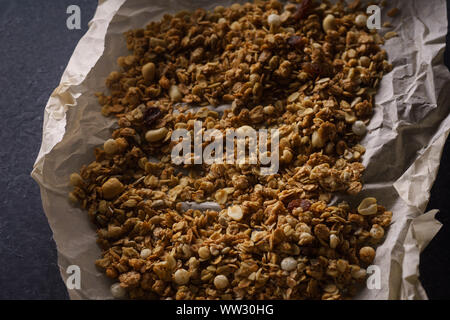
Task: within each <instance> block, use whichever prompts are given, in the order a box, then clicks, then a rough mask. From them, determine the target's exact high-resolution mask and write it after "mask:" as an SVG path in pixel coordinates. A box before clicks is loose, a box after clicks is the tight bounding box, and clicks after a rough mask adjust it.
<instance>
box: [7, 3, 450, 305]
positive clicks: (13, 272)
mask: <svg viewBox="0 0 450 320" xmlns="http://www.w3.org/2000/svg"><path fill="white" fill-rule="evenodd" d="M405 2H406V1H405ZM72 4H76V5H79V6H80V8H81V13H82V21H81V22H82V30H68V29H67V28H66V19H67V14H66V9H67V7H68V6H69V5H72ZM96 5H97V1H95V0H70V1H68V0H58V1H54V0H40V1H36V0H0V107H1V116H0V141H1V147H0V299H67V297H68V295H67V292H66V289H65V286H64V284H63V282H62V280H61V277H60V275H59V270H58V267H57V264H56V249H55V243H54V241H53V238H52V233H51V230H50V228H49V226H48V223H47V220H46V218H45V215H44V213H43V211H42V206H41V200H40V195H39V189H38V187H37V185H36V183H34V181H33V180H32V179H31V178H30V176H29V174H30V172H31V169H32V166H33V163H34V160H35V158H36V156H37V153H38V150H39V146H40V143H41V132H42V121H43V110H44V107H45V104H46V102H47V99H48V97H49V96H50V94H51V92H52V91H53V89H54V88H55V87H56V86H57V85H58V83H59V80H60V77H61V75H62V72H63V71H64V68H65V66H66V64H67V62H68V60H69V58H70V56H71V54H72V52H73V50H74V48H75V46H76V44H77V42H78V40H79V39H80V38H81V37H82V35H83V34H84V33H85V32H86V30H87V23H88V21H89V20H90V19H91V18H92V17H93V15H94V11H95V8H96ZM449 161H450V143H449V142H447V145H446V147H445V151H444V156H443V159H442V164H441V168H440V170H439V175H438V178H437V181H436V183H435V185H434V187H433V190H432V195H431V201H430V204H429V208H437V209H440V210H441V213H439V215H438V219H439V220H440V221H442V222H443V223H444V227H443V228H442V230H441V231H440V232H439V234H438V235H437V237H436V238H435V239H434V240H433V241H432V242H431V244H430V246H429V247H428V248H427V249H426V250H425V252H424V253H423V254H422V259H423V260H422V263H421V268H420V270H421V274H422V276H421V280H422V282H423V285H424V287H425V289H426V291H427V293H428V295H429V296H430V298H434V299H448V298H450V289H449V288H450V273H449V269H450V250H449V249H448V246H449V245H450V216H449V214H450V213H449V208H450V205H449V200H448V198H449V195H450V162H449Z"/></svg>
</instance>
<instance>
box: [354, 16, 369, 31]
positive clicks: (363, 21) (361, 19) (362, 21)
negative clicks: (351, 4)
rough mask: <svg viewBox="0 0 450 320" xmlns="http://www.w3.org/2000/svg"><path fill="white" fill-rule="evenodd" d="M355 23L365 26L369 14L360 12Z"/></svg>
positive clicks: (361, 26)
mask: <svg viewBox="0 0 450 320" xmlns="http://www.w3.org/2000/svg"><path fill="white" fill-rule="evenodd" d="M355 24H356V25H357V26H358V27H360V28H364V27H365V26H366V25H367V16H366V15H365V14H358V15H357V16H356V18H355Z"/></svg>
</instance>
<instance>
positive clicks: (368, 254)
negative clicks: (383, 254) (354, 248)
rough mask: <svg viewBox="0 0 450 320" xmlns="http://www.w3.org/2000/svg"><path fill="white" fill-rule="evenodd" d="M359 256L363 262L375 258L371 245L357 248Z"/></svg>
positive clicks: (368, 261) (369, 261)
mask: <svg viewBox="0 0 450 320" xmlns="http://www.w3.org/2000/svg"><path fill="white" fill-rule="evenodd" d="M359 257H360V258H361V260H362V261H364V262H365V263H372V261H373V259H375V250H374V249H373V248H372V247H362V248H361V249H360V250H359Z"/></svg>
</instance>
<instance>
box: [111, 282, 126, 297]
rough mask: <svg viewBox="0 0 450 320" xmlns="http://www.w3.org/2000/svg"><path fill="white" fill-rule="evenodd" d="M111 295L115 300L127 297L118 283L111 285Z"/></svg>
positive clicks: (124, 290)
mask: <svg viewBox="0 0 450 320" xmlns="http://www.w3.org/2000/svg"><path fill="white" fill-rule="evenodd" d="M110 290H111V294H112V296H113V297H114V298H115V299H125V298H126V297H127V290H126V289H124V288H122V287H121V286H120V283H118V282H117V283H114V284H113V285H111V288H110Z"/></svg>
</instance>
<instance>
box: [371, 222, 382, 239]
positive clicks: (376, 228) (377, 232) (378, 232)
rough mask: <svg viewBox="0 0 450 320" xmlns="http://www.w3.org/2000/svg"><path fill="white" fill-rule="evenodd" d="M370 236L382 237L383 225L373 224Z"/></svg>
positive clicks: (374, 237)
mask: <svg viewBox="0 0 450 320" xmlns="http://www.w3.org/2000/svg"><path fill="white" fill-rule="evenodd" d="M370 236H371V237H372V238H373V239H374V240H380V239H381V238H383V237H384V229H383V227H382V226H380V225H378V224H374V225H373V226H372V228H371V229H370Z"/></svg>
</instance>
